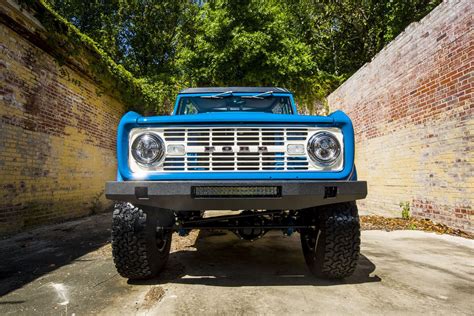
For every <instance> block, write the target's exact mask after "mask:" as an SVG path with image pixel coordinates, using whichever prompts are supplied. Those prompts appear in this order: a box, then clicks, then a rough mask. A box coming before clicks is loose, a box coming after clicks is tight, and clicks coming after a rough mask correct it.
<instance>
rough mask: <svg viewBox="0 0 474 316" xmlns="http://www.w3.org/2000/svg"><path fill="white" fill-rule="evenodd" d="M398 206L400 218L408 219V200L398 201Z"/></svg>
mask: <svg viewBox="0 0 474 316" xmlns="http://www.w3.org/2000/svg"><path fill="white" fill-rule="evenodd" d="M400 207H401V209H402V218H403V219H410V217H411V215H410V202H408V201H407V202H400Z"/></svg>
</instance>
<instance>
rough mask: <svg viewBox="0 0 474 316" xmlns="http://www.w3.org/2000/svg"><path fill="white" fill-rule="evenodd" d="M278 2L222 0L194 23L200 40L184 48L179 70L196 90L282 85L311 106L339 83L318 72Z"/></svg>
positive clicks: (208, 6) (204, 9) (307, 47)
mask: <svg viewBox="0 0 474 316" xmlns="http://www.w3.org/2000/svg"><path fill="white" fill-rule="evenodd" d="M292 20H293V16H291V15H290V14H288V9H287V6H286V5H285V4H284V3H283V2H280V1H270V0H266V1H228V0H218V1H212V2H209V3H207V4H205V5H204V6H203V7H202V9H201V14H200V15H198V16H197V17H196V19H195V27H196V36H195V37H194V39H193V41H192V42H191V43H189V42H188V43H186V45H183V46H182V47H180V49H179V52H178V55H177V66H178V69H180V71H181V76H182V77H183V78H185V79H186V80H187V81H188V82H190V83H191V84H192V85H195V86H202V85H217V86H223V85H230V86H232V85H236V86H241V85H244V86H245V85H250V86H253V85H255V86H273V85H276V86H282V87H285V88H289V89H290V90H292V91H293V92H295V94H296V97H297V99H298V100H299V101H300V103H302V104H306V105H312V104H314V102H315V101H317V100H321V99H323V98H324V96H325V95H326V94H327V93H328V92H329V91H330V89H331V88H333V87H335V86H337V85H338V84H339V83H340V78H339V77H338V76H335V75H332V74H330V73H327V72H324V71H321V70H319V69H318V65H317V63H316V60H315V58H314V56H313V54H312V50H311V46H310V45H308V44H307V43H305V42H304V41H303V40H302V39H301V38H300V37H299V34H298V33H297V32H296V31H295V29H294V28H292V27H290V26H291V25H292V24H293V21H292Z"/></svg>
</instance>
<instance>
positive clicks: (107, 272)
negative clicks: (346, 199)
mask: <svg viewBox="0 0 474 316" xmlns="http://www.w3.org/2000/svg"><path fill="white" fill-rule="evenodd" d="M109 225H110V214H102V215H98V216H94V217H89V218H86V219H82V220H79V221H75V222H69V223H66V224H61V225H56V226H50V227H48V228H42V229H39V230H36V231H33V232H30V233H27V234H21V235H19V236H16V237H15V238H12V239H9V240H3V241H0V253H1V256H2V257H1V258H0V271H1V274H0V278H1V279H0V294H1V295H2V297H1V298H0V314H2V315H18V314H57V315H65V314H73V313H74V314H75V315H84V314H105V315H115V314H124V315H129V314H149V315H153V314H164V315H168V314H193V315H217V314H219V315H223V314H224V315H225V314H231V315H236V314H251V315H252V314H271V315H274V314H277V315H278V314H280V315H282V314H315V313H320V314H342V313H350V314H381V313H383V314H402V313H403V314H406V313H408V314H420V313H423V314H438V315H442V314H443V315H444V314H460V315H462V314H469V315H472V313H473V311H474V299H473V297H474V242H473V241H472V240H467V239H463V238H459V237H453V236H447V235H436V234H433V233H425V232H419V231H396V232H384V231H364V232H363V233H362V256H361V258H360V261H359V266H358V268H357V271H356V272H355V274H354V275H353V276H352V277H350V278H348V279H346V280H344V281H340V282H328V281H321V280H318V279H315V278H313V277H312V276H310V275H309V274H308V272H307V270H306V266H305V263H304V260H303V256H302V253H301V249H300V243H299V235H298V234H295V235H294V236H292V237H290V238H287V237H283V236H281V235H280V234H279V233H278V232H275V233H272V234H268V235H266V236H265V237H264V238H262V239H261V240H258V241H256V242H245V241H241V240H239V239H237V238H236V237H234V236H233V234H231V233H225V232H207V233H203V232H201V233H199V232H193V233H192V234H191V235H190V236H188V237H186V238H184V239H183V238H176V239H175V240H176V241H177V242H175V243H174V245H173V249H174V251H173V253H172V254H171V255H170V261H169V263H168V264H167V266H166V269H165V271H164V273H163V274H162V275H161V276H160V277H159V278H157V279H154V280H150V281H146V282H129V281H127V280H126V279H123V278H121V277H120V276H119V275H117V273H116V271H115V269H114V266H113V262H112V259H111V253H110V245H109V244H108V242H107V241H108V236H109V234H110V231H108V229H109Z"/></svg>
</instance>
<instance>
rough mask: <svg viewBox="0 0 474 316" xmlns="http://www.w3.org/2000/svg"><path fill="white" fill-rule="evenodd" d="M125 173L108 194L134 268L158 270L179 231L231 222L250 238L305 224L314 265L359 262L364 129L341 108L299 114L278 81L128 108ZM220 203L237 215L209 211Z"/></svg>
mask: <svg viewBox="0 0 474 316" xmlns="http://www.w3.org/2000/svg"><path fill="white" fill-rule="evenodd" d="M117 158H118V172H117V180H116V181H111V182H107V183H106V196H107V198H109V199H112V200H115V201H118V202H117V204H116V206H115V211H114V213H113V224H112V250H113V257H114V262H115V266H116V268H117V270H118V272H119V273H120V275H122V276H123V277H126V278H130V279H145V278H151V277H154V276H156V275H157V274H158V273H159V272H160V270H161V269H162V268H163V267H164V265H165V263H166V261H167V259H168V256H169V252H170V245H171V237H172V233H173V232H178V233H179V235H181V236H183V235H186V234H187V232H189V231H190V230H191V229H227V230H230V231H232V232H234V233H235V234H236V235H237V236H238V237H240V238H241V239H245V240H255V239H257V238H260V237H262V236H263V235H264V234H265V233H266V232H268V231H269V230H275V229H276V230H281V231H283V233H284V234H286V235H291V234H292V233H293V232H298V233H299V234H300V237H301V244H302V248H303V254H304V258H305V260H306V263H307V265H308V267H309V270H310V271H311V272H312V273H313V274H315V275H316V276H318V277H321V278H336V279H337V278H344V277H347V276H349V275H351V274H352V273H353V272H354V270H355V268H356V265H357V260H358V257H359V251H360V225H359V216H358V211H357V206H356V202H355V201H356V200H358V199H363V198H365V196H366V195H367V183H366V182H365V181H357V174H356V169H355V166H354V132H353V128H352V123H351V120H350V119H349V117H348V116H347V115H346V114H344V113H343V112H341V111H337V112H334V113H332V114H330V115H328V116H309V115H300V114H298V113H297V109H296V105H295V101H294V99H293V95H292V94H291V92H289V91H288V90H286V89H282V88H273V87H227V88H222V87H221V88H190V89H185V90H182V91H181V92H180V93H179V94H178V96H177V99H176V104H175V108H174V111H173V114H172V115H170V116H151V117H144V116H141V115H139V114H137V113H135V112H129V113H127V114H125V115H124V116H123V118H122V119H121V121H120V125H119V127H118V136H117ZM212 210H228V211H235V212H232V213H231V212H228V213H227V214H231V215H217V216H208V214H212V212H206V216H203V215H204V211H212Z"/></svg>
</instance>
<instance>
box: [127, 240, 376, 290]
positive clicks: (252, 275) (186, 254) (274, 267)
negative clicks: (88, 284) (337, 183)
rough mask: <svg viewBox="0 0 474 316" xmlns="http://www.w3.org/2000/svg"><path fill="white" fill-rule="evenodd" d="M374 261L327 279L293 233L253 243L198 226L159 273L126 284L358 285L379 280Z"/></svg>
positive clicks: (361, 263) (364, 260) (365, 262)
mask: <svg viewBox="0 0 474 316" xmlns="http://www.w3.org/2000/svg"><path fill="white" fill-rule="evenodd" d="M374 270H375V265H374V264H373V263H372V262H371V261H370V260H369V259H368V258H367V257H365V256H364V255H361V256H360V258H359V263H358V267H357V270H356V271H355V273H354V275H352V276H351V277H349V278H346V279H344V280H336V281H326V280H321V279H317V278H315V277H314V276H312V275H311V274H310V273H309V271H308V269H307V267H306V264H305V262H304V258H303V253H302V250H301V246H300V240H299V235H298V234H295V235H293V236H292V237H291V238H285V237H282V236H281V233H279V232H270V233H268V234H267V235H266V236H265V237H263V238H262V239H259V240H257V241H255V242H248V241H242V240H240V239H238V238H237V237H236V236H234V234H232V233H230V232H216V231H214V232H209V231H207V232H206V231H202V232H200V233H199V236H198V238H197V239H196V242H195V244H194V246H193V247H190V248H188V249H186V250H178V251H176V252H173V253H171V254H170V258H169V261H168V263H167V265H166V267H165V269H164V270H163V272H162V273H161V275H160V277H158V278H155V279H152V280H147V281H131V280H130V281H129V284H136V285H152V284H164V283H179V284H200V285H211V286H226V287H239V286H285V285H289V286H291V285H314V286H331V285H339V284H360V283H369V282H380V281H381V279H380V278H379V277H378V276H377V275H373V276H372V275H371V274H372V273H373V272H374Z"/></svg>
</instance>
